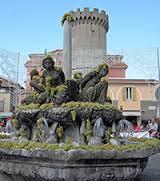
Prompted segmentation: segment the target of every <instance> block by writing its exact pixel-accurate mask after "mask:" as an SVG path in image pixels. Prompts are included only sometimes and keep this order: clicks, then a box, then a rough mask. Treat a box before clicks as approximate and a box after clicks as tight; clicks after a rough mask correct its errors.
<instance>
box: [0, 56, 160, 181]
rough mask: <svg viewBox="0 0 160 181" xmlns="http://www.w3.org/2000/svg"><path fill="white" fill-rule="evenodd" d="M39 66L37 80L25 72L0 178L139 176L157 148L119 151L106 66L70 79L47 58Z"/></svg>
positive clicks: (1, 146) (78, 180)
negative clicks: (27, 80)
mask: <svg viewBox="0 0 160 181" xmlns="http://www.w3.org/2000/svg"><path fill="white" fill-rule="evenodd" d="M42 65H43V68H44V71H43V73H42V74H41V75H40V73H39V72H38V71H37V70H36V69H34V70H32V72H31V73H30V75H31V86H32V88H33V89H34V91H33V92H32V94H31V95H29V96H27V97H26V98H25V99H24V100H23V101H22V105H21V106H20V107H19V108H18V110H17V111H16V112H15V120H16V121H15V120H14V123H16V124H15V125H14V126H15V128H16V129H15V134H14V135H13V136H12V138H9V139H8V140H7V142H6V140H2V141H1V142H0V153H1V154H0V179H1V180H4V181H8V180H9V181H13V180H16V181H32V180H34V181H36V180H37V181H41V180H48V181H49V180H54V181H55V180H56V181H61V180H66V181H69V180H71V181H82V180H83V181H94V180H98V181H99V180H129V179H133V178H135V177H136V176H137V175H138V174H140V173H141V172H142V171H143V169H144V168H145V166H146V164H147V160H148V157H149V156H150V155H152V154H154V153H156V152H158V151H159V149H160V147H159V146H156V147H144V148H143V149H142V147H143V146H141V147H136V148H140V149H137V150H135V149H133V150H132V149H124V150H123V149H121V148H123V146H121V144H122V143H121V141H120V139H118V137H117V136H116V135H117V134H116V125H117V124H118V123H119V120H120V119H121V116H122V115H121V112H120V111H119V110H118V109H117V108H115V107H113V106H112V104H111V100H110V99H109V98H107V97H106V95H107V88H108V83H107V81H106V78H105V76H106V75H107V73H108V66H107V64H102V65H99V66H98V67H97V68H96V69H94V70H93V71H91V72H90V73H88V74H87V75H85V76H84V77H82V75H81V74H79V73H77V74H76V75H75V76H74V77H75V79H70V80H65V76H64V73H63V71H62V69H61V68H58V67H55V66H54V61H53V60H52V58H51V57H50V56H48V55H46V57H45V58H44V60H43V63H42ZM123 144H124V143H123ZM137 144H140V143H137ZM150 144H151V142H150ZM156 144H157V143H156ZM144 146H145V144H144ZM154 146H155V145H154ZM15 148H16V149H15ZM108 148H110V149H108ZM129 148H130V147H129Z"/></svg>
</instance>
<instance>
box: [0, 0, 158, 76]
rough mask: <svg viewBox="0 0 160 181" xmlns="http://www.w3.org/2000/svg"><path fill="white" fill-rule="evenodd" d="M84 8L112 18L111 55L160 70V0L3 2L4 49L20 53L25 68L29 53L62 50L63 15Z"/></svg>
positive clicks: (0, 37) (0, 38)
mask: <svg viewBox="0 0 160 181" xmlns="http://www.w3.org/2000/svg"><path fill="white" fill-rule="evenodd" d="M84 7H89V8H90V9H91V10H92V9H93V8H98V9H100V10H102V9H103V10H105V11H106V13H107V14H108V15H109V31H108V33H107V49H108V52H109V53H112V52H114V53H116V54H117V53H123V54H126V55H125V57H124V60H125V61H126V62H127V61H128V63H129V64H130V63H131V66H133V67H134V66H137V67H138V68H139V66H141V65H142V66H144V65H146V66H148V67H150V66H152V69H151V70H153V69H154V68H156V56H155V53H156V49H155V48H156V47H160V33H159V32H160V20H159V19H160V10H159V7H160V1H159V0H132V1H131V0H59V1H55V0H12V1H11V0H0V48H2V49H6V50H9V51H11V52H20V55H21V58H20V60H21V68H22V66H23V64H24V62H25V61H26V58H27V55H28V54H30V53H43V52H44V50H45V49H47V50H48V51H50V50H54V49H59V48H62V47H63V28H62V26H61V18H62V16H63V15H64V13H66V12H69V11H70V10H73V11H76V9H77V8H81V10H82V9H83V8H84ZM137 50H138V51H137ZM148 50H149V51H151V53H150V54H148ZM137 52H139V54H138V55H139V57H138V58H137ZM148 55H149V56H150V58H148ZM127 56H128V57H132V59H134V60H131V59H128V57H127ZM144 59H145V60H144ZM137 62H140V63H137ZM133 64H134V65H133ZM129 66H130V65H129ZM153 67H154V68H153ZM148 69H149V68H148ZM134 70H136V69H135V68H134ZM146 70H147V69H146V68H144V72H145V71H146ZM153 72H154V73H155V71H152V73H153ZM135 73H136V72H135ZM140 73H141V74H139V76H140V75H141V76H142V72H141V71H140ZM129 75H130V77H132V76H133V77H134V76H135V75H132V76H131V73H130V74H129ZM150 78H151V76H150Z"/></svg>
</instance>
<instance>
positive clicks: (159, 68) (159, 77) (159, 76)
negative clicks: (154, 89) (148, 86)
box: [157, 48, 160, 83]
mask: <svg viewBox="0 0 160 181" xmlns="http://www.w3.org/2000/svg"><path fill="white" fill-rule="evenodd" d="M157 63H158V79H159V83H160V67H159V49H158V48H157Z"/></svg>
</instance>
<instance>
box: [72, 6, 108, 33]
mask: <svg viewBox="0 0 160 181" xmlns="http://www.w3.org/2000/svg"><path fill="white" fill-rule="evenodd" d="M69 13H70V14H71V15H72V16H73V18H74V22H73V24H72V26H76V25H77V24H85V23H86V24H95V25H96V24H97V25H99V26H102V27H104V28H105V30H106V32H107V31H108V28H109V26H108V15H107V14H106V12H105V11H104V10H101V11H99V9H97V8H94V9H93V11H90V9H89V8H87V7H85V8H84V9H83V11H81V10H80V8H78V9H77V11H70V12H69Z"/></svg>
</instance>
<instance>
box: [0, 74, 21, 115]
mask: <svg viewBox="0 0 160 181" xmlns="http://www.w3.org/2000/svg"><path fill="white" fill-rule="evenodd" d="M16 86H17V85H16V84H15V83H13V82H12V81H10V80H8V79H6V78H3V77H0V113H3V112H13V111H14V110H15V107H16V104H17V103H19V102H20V101H21V99H22V97H23V95H24V93H25V92H24V88H23V87H21V86H20V85H19V88H18V89H17V87H16ZM16 91H17V92H16ZM17 96H18V99H17V100H16V98H17ZM16 101H19V102H16Z"/></svg>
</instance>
